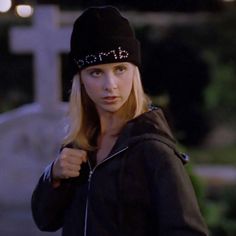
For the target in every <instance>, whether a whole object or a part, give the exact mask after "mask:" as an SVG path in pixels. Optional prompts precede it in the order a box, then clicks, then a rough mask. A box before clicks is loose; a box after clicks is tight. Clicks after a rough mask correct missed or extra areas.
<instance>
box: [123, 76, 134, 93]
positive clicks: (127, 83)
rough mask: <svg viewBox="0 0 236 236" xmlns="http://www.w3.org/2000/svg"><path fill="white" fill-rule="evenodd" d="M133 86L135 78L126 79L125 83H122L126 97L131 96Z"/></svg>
mask: <svg viewBox="0 0 236 236" xmlns="http://www.w3.org/2000/svg"><path fill="white" fill-rule="evenodd" d="M132 86H133V80H132V79H129V80H126V81H125V83H123V84H122V89H123V91H124V94H125V95H126V97H128V96H129V94H130V92H131V90H132Z"/></svg>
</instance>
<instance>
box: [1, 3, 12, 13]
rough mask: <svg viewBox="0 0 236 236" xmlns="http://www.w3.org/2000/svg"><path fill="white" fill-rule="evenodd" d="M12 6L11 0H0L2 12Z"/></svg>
mask: <svg viewBox="0 0 236 236" xmlns="http://www.w3.org/2000/svg"><path fill="white" fill-rule="evenodd" d="M11 6H12V2H11V0H0V12H3V13H4V12H7V11H9V10H10V8H11Z"/></svg>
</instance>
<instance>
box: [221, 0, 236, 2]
mask: <svg viewBox="0 0 236 236" xmlns="http://www.w3.org/2000/svg"><path fill="white" fill-rule="evenodd" d="M223 1H224V2H234V1H235V0H223Z"/></svg>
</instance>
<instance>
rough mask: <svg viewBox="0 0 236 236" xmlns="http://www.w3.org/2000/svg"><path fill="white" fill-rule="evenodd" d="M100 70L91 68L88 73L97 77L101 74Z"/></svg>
mask: <svg viewBox="0 0 236 236" xmlns="http://www.w3.org/2000/svg"><path fill="white" fill-rule="evenodd" d="M101 74H102V72H101V71H100V70H93V71H91V72H90V75H91V76H93V77H99V76H101Z"/></svg>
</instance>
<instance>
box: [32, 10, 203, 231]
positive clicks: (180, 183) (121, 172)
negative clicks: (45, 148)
mask: <svg viewBox="0 0 236 236" xmlns="http://www.w3.org/2000/svg"><path fill="white" fill-rule="evenodd" d="M70 55H71V58H72V60H73V62H74V63H75V64H76V74H75V76H74V79H73V85H72V91H71V97H70V109H69V118H70V125H69V129H68V134H67V136H66V137H65V140H64V144H63V146H62V148H61V152H60V154H59V155H58V157H57V158H56V160H55V161H54V162H53V163H52V164H51V165H50V166H49V167H47V168H46V170H45V172H44V174H43V175H42V177H41V178H40V180H39V183H38V185H37V187H36V189H35V191H34V193H33V196H32V212H33V217H34V220H35V222H36V224H37V226H38V227H39V229H41V230H43V231H56V230H58V229H60V228H62V234H63V235H64V236H82V235H83V236H116V235H117V236H118V235H119V236H130V235H135V236H152V235H153V236H154V235H155V236H157V235H158V236H177V235H179V236H205V235H207V229H206V226H205V224H204V222H203V219H202V216H201V213H200V211H199V208H198V204H197V201H196V198H195V194H194V191H193V188H192V185H191V182H190V180H189V177H188V176H187V174H186V172H185V170H184V167H183V164H184V163H185V158H184V157H185V156H184V155H182V154H180V153H179V152H178V151H177V150H176V148H175V141H174V138H173V136H172V134H171V132H170V130H169V128H168V125H167V123H166V120H165V118H164V116H163V113H162V111H161V110H160V109H157V108H155V109H154V108H150V106H149V99H148V98H147V96H146V95H145V94H144V92H143V88H142V85H141V80H140V74H139V69H138V68H139V67H140V48H139V43H138V41H137V39H136V38H135V35H134V32H133V30H132V28H131V26H130V24H129V22H128V20H127V19H126V18H124V17H123V16H121V15H120V13H119V11H118V10H117V9H116V8H114V7H111V6H106V7H98V8H89V9H87V10H85V11H84V12H83V14H82V15H81V16H80V17H79V18H78V19H77V20H76V21H75V23H74V27H73V32H72V36H71V52H70Z"/></svg>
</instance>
